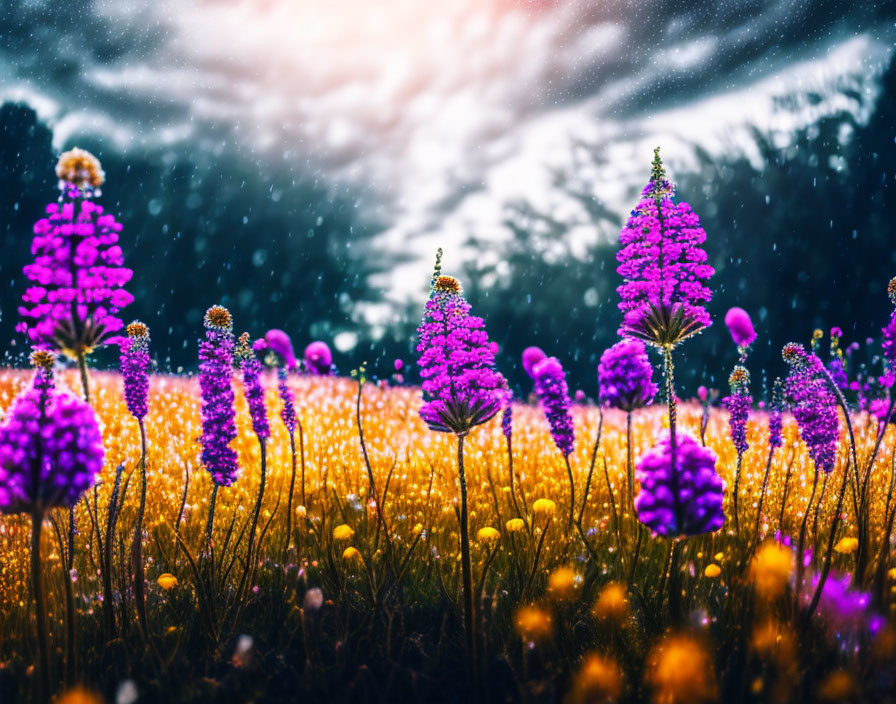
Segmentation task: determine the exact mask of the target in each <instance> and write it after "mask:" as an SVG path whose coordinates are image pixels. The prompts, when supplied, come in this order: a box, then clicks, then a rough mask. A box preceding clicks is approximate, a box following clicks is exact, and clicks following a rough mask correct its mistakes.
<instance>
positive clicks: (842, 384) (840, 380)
mask: <svg viewBox="0 0 896 704" xmlns="http://www.w3.org/2000/svg"><path fill="white" fill-rule="evenodd" d="M828 371H829V372H830V373H831V378H832V379H833V380H834V384H836V386H837V388H838V389H840V390H841V391H847V390H848V389H849V379H848V378H847V376H846V369H845V368H844V367H843V360H842V359H840V358H839V357H834V359H832V360H831V361H830V362H828Z"/></svg>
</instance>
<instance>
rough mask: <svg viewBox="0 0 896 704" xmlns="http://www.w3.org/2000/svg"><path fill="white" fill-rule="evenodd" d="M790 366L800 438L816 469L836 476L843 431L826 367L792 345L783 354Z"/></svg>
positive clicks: (788, 382)
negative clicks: (835, 467)
mask: <svg viewBox="0 0 896 704" xmlns="http://www.w3.org/2000/svg"><path fill="white" fill-rule="evenodd" d="M782 356H783V357H784V361H785V362H787V364H788V365H790V374H789V375H788V376H787V378H786V379H785V381H784V392H785V395H786V398H787V402H788V404H789V405H790V407H791V409H792V411H793V416H794V418H796V422H797V425H798V426H799V429H800V437H801V438H802V439H803V442H804V443H806V446H807V447H808V448H809V456H810V457H811V458H812V461H813V462H814V463H815V468H816V469H821V470H824V471H825V472H828V473H830V472H832V471H833V470H834V464H835V462H836V459H837V444H838V442H839V440H840V427H839V421H838V418H837V398H836V397H835V396H834V392H833V391H832V390H831V388H830V386H829V384H828V381H827V372H826V370H825V368H824V364H823V363H822V361H821V360H820V359H819V358H818V356H817V355H816V354H814V353H810V352H807V351H806V350H805V348H803V346H802V345H799V344H797V343H795V342H791V343H789V344H787V345H785V346H784V349H783V351H782Z"/></svg>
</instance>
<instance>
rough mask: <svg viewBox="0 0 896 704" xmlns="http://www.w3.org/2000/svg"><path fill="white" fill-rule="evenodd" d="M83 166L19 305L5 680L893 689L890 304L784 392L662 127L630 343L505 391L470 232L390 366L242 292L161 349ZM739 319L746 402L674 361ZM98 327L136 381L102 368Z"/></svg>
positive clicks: (583, 697) (1, 455)
mask: <svg viewBox="0 0 896 704" xmlns="http://www.w3.org/2000/svg"><path fill="white" fill-rule="evenodd" d="M57 173H58V175H59V178H60V187H61V196H60V200H59V202H58V203H53V204H51V205H50V206H49V207H48V209H47V213H46V217H45V218H43V219H40V220H38V222H37V224H36V225H35V230H34V233H35V234H34V246H33V254H34V262H33V263H31V264H28V265H27V266H26V267H25V271H24V273H25V277H26V278H27V279H28V280H29V282H30V284H29V287H28V288H27V290H25V291H23V292H22V293H23V305H22V307H21V309H20V311H19V313H20V315H21V318H22V324H21V328H20V330H21V332H22V334H23V336H25V337H26V338H27V339H28V341H29V343H30V344H31V346H32V352H31V357H30V360H31V364H32V367H33V369H30V370H26V369H6V370H0V412H2V416H0V418H2V420H0V510H2V513H3V515H2V517H0V555H2V563H0V701H3V702H6V701H10V702H16V701H29V700H32V701H37V702H43V701H51V700H53V701H60V702H67V703H68V704H73V703H74V702H79V703H81V702H103V701H107V702H122V703H130V702H138V701H139V702H199V701H212V702H243V701H253V702H287V701H320V702H330V701H332V702H342V701H346V702H349V701H351V702H357V701H364V702H367V701H370V702H380V701H382V702H386V701H421V702H424V701H425V702H437V701H444V702H455V701H459V700H463V699H467V700H470V701H526V702H554V701H563V702H656V703H657V704H689V703H693V704H697V703H701V702H702V703H709V702H815V701H826V702H853V701H855V702H858V701H869V702H870V701H874V702H883V701H892V700H893V697H894V696H896V695H894V692H896V622H894V618H896V614H894V606H896V561H894V555H893V535H892V534H893V523H894V516H896V499H894V482H896V464H894V463H896V432H894V431H893V429H892V428H891V425H892V424H891V422H890V421H891V418H892V417H893V412H894V405H896V404H894V402H893V400H892V397H891V387H892V385H893V371H894V366H896V312H894V314H893V317H892V318H891V319H890V321H889V322H888V323H887V324H886V325H885V326H884V327H883V328H882V338H881V340H880V341H875V340H869V341H867V342H866V346H867V348H868V354H860V349H861V348H860V347H859V345H858V344H850V345H847V346H841V341H842V339H843V332H842V331H841V330H839V329H836V328H835V329H833V330H831V331H830V334H825V333H822V332H821V331H815V332H813V331H811V330H810V331H806V333H805V336H804V337H805V338H806V344H805V345H803V344H798V343H788V344H787V345H785V347H784V349H783V350H782V355H783V358H784V361H785V362H786V363H787V368H788V370H789V373H788V375H787V376H786V377H784V378H781V379H778V380H776V381H775V383H774V384H773V385H772V388H771V390H770V392H769V393H768V394H766V396H767V398H761V397H759V393H758V391H757V389H756V388H755V387H756V386H757V385H755V384H752V383H751V374H750V371H751V370H750V358H749V352H750V348H751V346H752V345H753V344H754V342H755V338H756V333H755V331H754V328H753V324H752V321H751V318H750V315H749V313H748V312H747V311H744V310H741V309H739V308H732V309H730V310H729V311H727V314H725V315H724V316H717V315H716V314H715V312H714V311H712V309H711V299H712V291H711V277H712V276H713V273H714V272H713V269H712V267H711V266H709V265H708V264H707V263H706V254H705V252H704V251H703V249H702V245H703V243H704V241H705V239H706V233H705V232H704V231H703V230H702V228H701V227H700V224H699V220H698V218H697V215H696V214H695V213H694V212H693V211H692V210H691V209H690V207H689V206H687V204H686V203H683V202H678V201H677V199H676V195H675V193H674V189H673V187H672V185H671V183H670V182H669V181H668V179H667V177H666V174H665V170H664V167H663V164H662V162H661V160H660V158H659V151H658V150H657V152H656V154H655V158H654V162H653V168H652V171H651V172H650V176H649V181H648V184H647V186H646V187H645V189H644V191H643V193H642V197H641V200H640V201H639V202H638V203H637V204H636V206H635V209H634V210H633V211H632V215H631V218H630V219H629V221H628V223H627V224H626V226H625V228H624V229H623V231H622V233H621V235H620V251H619V269H618V274H619V276H620V284H621V285H620V287H619V297H620V302H619V309H620V316H619V317H620V321H621V327H620V330H619V333H620V341H619V342H617V343H616V344H615V345H614V346H612V347H611V348H609V349H608V350H606V351H605V352H604V353H603V355H602V357H601V362H600V365H599V367H598V368H597V369H596V370H595V379H594V385H593V388H592V389H591V390H590V391H585V392H583V393H578V394H575V395H571V394H570V392H569V389H568V386H567V381H566V375H565V372H564V369H563V364H562V360H561V359H559V358H558V357H553V356H549V355H547V354H546V353H545V352H544V351H542V350H541V349H539V348H537V347H534V346H533V347H530V348H529V349H527V350H526V352H525V353H524V354H523V357H522V359H521V360H520V363H521V364H522V366H523V368H524V369H525V371H526V373H527V376H528V377H529V379H530V383H529V384H528V386H526V387H525V388H517V389H511V387H510V385H509V384H508V383H507V381H506V380H505V378H504V377H503V376H502V374H501V372H500V370H501V366H502V364H504V363H508V361H507V360H504V359H503V358H502V354H501V351H500V349H498V347H497V346H496V345H495V344H494V343H493V342H490V341H489V337H488V334H487V332H486V328H487V322H488V321H483V320H482V319H481V318H477V317H475V316H474V315H472V311H471V302H468V301H467V299H466V298H465V296H464V292H463V287H462V283H461V282H460V281H459V280H458V279H456V278H454V277H451V276H447V275H444V274H443V272H442V262H441V252H439V255H438V256H437V259H436V266H435V270H434V271H433V273H432V278H431V285H430V295H429V298H428V300H427V301H425V302H424V301H421V310H422V312H423V320H422V322H421V325H420V327H419V330H418V339H417V344H416V349H415V351H416V358H415V360H414V362H413V364H410V363H406V362H404V361H402V360H396V361H395V363H394V374H390V375H388V377H387V378H381V379H375V378H370V377H369V373H368V371H367V370H366V369H365V366H364V364H363V360H358V365H357V368H356V369H355V370H353V371H351V372H350V373H345V374H339V373H337V371H336V370H335V369H334V368H333V366H332V358H331V355H330V350H329V347H328V345H327V344H326V343H325V342H323V341H316V342H313V343H311V344H310V345H308V346H307V347H306V348H305V349H304V354H301V355H297V354H296V353H295V351H294V349H293V346H292V341H291V339H290V337H289V335H287V334H286V333H284V332H283V331H280V330H268V331H256V333H255V334H254V335H250V334H248V333H246V334H243V335H240V336H236V335H235V334H234V331H235V330H239V329H240V328H239V325H240V324H241V321H235V320H234V319H233V317H232V315H231V313H230V312H229V311H228V310H227V309H226V308H224V307H222V306H219V305H211V307H210V308H209V309H208V312H207V314H206V316H205V320H204V329H203V330H197V337H200V335H201V339H200V341H199V343H198V345H197V348H196V349H197V359H198V373H195V374H186V375H164V374H158V373H153V371H152V366H153V364H152V342H151V336H150V328H151V321H150V324H149V325H147V324H145V323H143V322H139V321H134V322H132V323H130V324H129V325H127V326H125V325H124V323H123V321H122V320H121V315H122V310H123V309H125V308H127V309H130V308H137V307H138V306H139V303H138V302H134V301H133V300H132V297H131V296H130V295H129V294H127V292H126V290H125V289H126V286H127V283H128V281H129V278H130V270H129V269H126V268H125V267H124V256H125V252H124V251H123V249H124V250H125V251H126V247H124V248H123V247H122V246H120V245H119V232H121V231H122V230H123V227H122V226H121V225H119V224H118V223H117V222H116V221H115V220H114V218H112V216H110V215H108V214H105V213H104V211H103V210H102V208H101V207H99V206H98V205H97V200H98V199H99V196H100V193H99V192H98V190H99V186H100V185H101V184H102V181H103V174H102V170H101V168H100V165H99V162H98V161H97V160H96V159H95V158H94V157H93V156H92V155H90V154H89V153H87V152H84V151H81V150H74V151H73V152H68V153H66V154H63V156H62V158H61V159H60V163H59V166H58V168H57ZM428 274H429V272H426V273H425V274H424V276H427V275H428ZM886 294H887V292H881V295H882V296H885V295H886ZM889 294H890V296H891V298H893V299H894V305H896V280H894V283H891V286H890V291H889ZM210 303H213V302H210ZM715 317H724V324H725V326H726V327H727V332H726V333H725V334H726V335H730V338H731V352H732V354H731V360H732V361H734V360H737V363H736V364H734V365H732V368H730V369H726V370H724V373H725V375H726V376H728V373H729V372H730V376H729V386H730V388H729V390H728V391H727V392H726V395H725V397H724V398H723V399H721V400H720V399H719V397H720V395H721V394H720V393H719V391H718V390H714V389H708V388H706V387H705V386H698V387H697V388H693V389H690V388H683V387H682V386H681V385H679V384H677V383H676V381H675V372H676V368H677V367H676V365H678V367H681V366H683V365H686V364H687V353H686V349H687V343H688V340H689V338H690V337H691V336H693V335H695V334H698V333H700V332H701V331H703V330H705V329H706V328H707V327H709V326H710V325H711V324H713V320H714V318H715ZM883 322H886V321H883ZM102 345H117V346H118V347H119V349H120V369H119V370H117V371H116V370H110V371H102V370H96V369H92V368H91V367H90V364H89V361H90V356H91V355H92V354H93V352H94V350H95V349H96V348H97V347H100V346H102ZM512 363H516V360H514V361H513V362H512ZM753 371H754V373H757V374H758V372H759V370H753ZM754 391H756V392H757V397H756V398H754V396H753V393H754Z"/></svg>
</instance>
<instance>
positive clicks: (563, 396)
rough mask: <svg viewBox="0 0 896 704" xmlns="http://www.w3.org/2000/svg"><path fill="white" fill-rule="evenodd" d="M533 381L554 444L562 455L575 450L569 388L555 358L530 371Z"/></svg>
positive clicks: (547, 358) (550, 358) (549, 358)
mask: <svg viewBox="0 0 896 704" xmlns="http://www.w3.org/2000/svg"><path fill="white" fill-rule="evenodd" d="M532 374H533V377H534V379H535V395H536V396H538V401H539V403H541V407H542V409H543V410H544V414H545V417H547V419H548V423H550V425H551V436H552V437H553V438H554V444H555V445H557V448H558V449H559V450H560V452H562V453H563V454H564V455H566V456H568V455H570V454H572V451H573V449H574V448H575V432H574V430H573V423H572V416H571V415H570V413H569V407H570V405H571V404H570V401H569V388H568V387H567V385H566V372H564V371H563V366H562V365H561V364H560V361H559V360H558V359H557V358H556V357H545V358H544V359H543V360H541V361H540V362H539V363H538V364H536V365H535V368H534V369H533V370H532Z"/></svg>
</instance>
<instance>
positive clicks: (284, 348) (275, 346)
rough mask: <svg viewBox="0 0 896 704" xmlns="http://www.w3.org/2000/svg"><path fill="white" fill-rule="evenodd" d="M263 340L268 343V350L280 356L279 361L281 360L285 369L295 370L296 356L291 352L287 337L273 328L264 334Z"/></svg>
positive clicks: (289, 341) (290, 344) (290, 342)
mask: <svg viewBox="0 0 896 704" xmlns="http://www.w3.org/2000/svg"><path fill="white" fill-rule="evenodd" d="M264 340H265V342H267V343H268V348H269V349H272V350H274V352H276V353H277V354H278V355H280V359H282V360H283V363H284V364H285V365H286V368H287V369H295V368H296V355H295V353H294V352H293V350H292V340H290V339H289V335H287V334H286V333H285V332H283V331H282V330H277V329H276V328H274V329H273V330H268V331H267V332H266V333H265V336H264Z"/></svg>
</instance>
